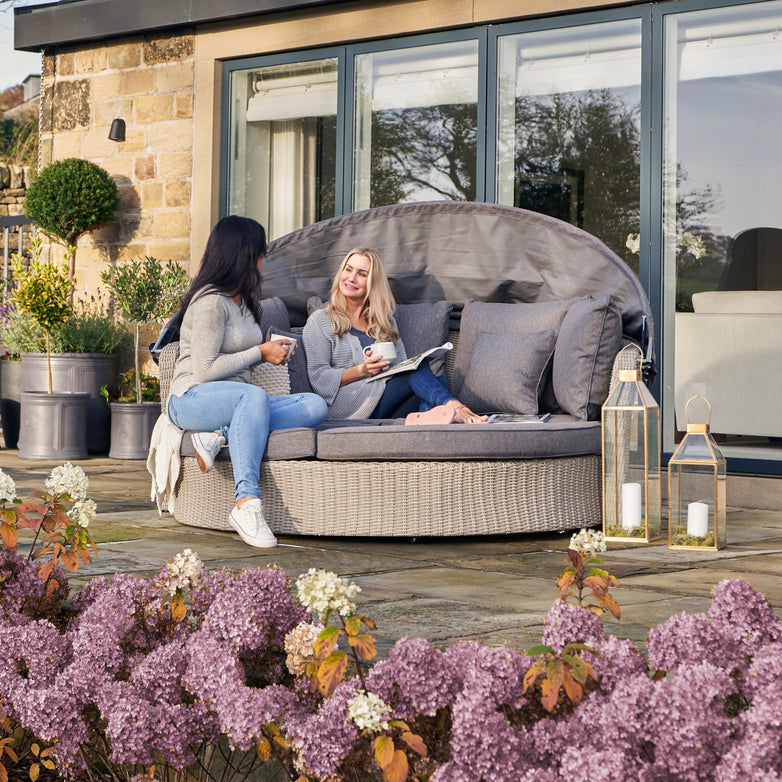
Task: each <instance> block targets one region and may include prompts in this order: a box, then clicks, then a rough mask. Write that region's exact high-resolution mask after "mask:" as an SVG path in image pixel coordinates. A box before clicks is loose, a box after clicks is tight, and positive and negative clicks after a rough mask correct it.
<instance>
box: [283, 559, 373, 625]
mask: <svg viewBox="0 0 782 782" xmlns="http://www.w3.org/2000/svg"><path fill="white" fill-rule="evenodd" d="M296 590H297V592H298V595H299V602H300V603H301V604H302V605H303V606H304V607H305V608H306V609H307V610H308V611H309V612H310V613H311V614H317V615H319V616H323V615H325V613H326V612H327V611H328V610H332V611H337V612H338V613H339V614H341V615H342V616H350V615H351V614H355V613H356V604H355V603H354V602H353V599H354V598H355V597H356V595H357V594H358V593H359V592H360V591H361V589H360V587H358V586H357V585H356V584H351V583H350V582H349V581H348V580H347V579H346V578H341V577H340V576H338V575H337V574H336V573H331V572H329V571H328V570H316V569H315V568H310V569H309V570H308V571H307V572H306V573H305V574H304V575H302V576H299V578H298V579H297V581H296Z"/></svg>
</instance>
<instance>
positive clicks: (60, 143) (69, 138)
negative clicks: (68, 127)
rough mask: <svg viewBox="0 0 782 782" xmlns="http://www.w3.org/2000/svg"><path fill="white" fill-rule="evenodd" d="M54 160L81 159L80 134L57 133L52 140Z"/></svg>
mask: <svg viewBox="0 0 782 782" xmlns="http://www.w3.org/2000/svg"><path fill="white" fill-rule="evenodd" d="M52 154H53V156H54V159H56V160H63V159H64V158H66V157H81V133H58V134H57V135H56V136H54V139H53V140H52Z"/></svg>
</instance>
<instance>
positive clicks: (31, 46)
mask: <svg viewBox="0 0 782 782" xmlns="http://www.w3.org/2000/svg"><path fill="white" fill-rule="evenodd" d="M346 2H349V0H130V1H129V0H63V1H62V2H59V3H46V4H44V5H36V6H27V7H23V8H14V48H15V49H19V50H22V51H29V52H38V51H41V50H42V49H46V48H47V47H53V46H65V45H68V44H75V43H79V42H82V41H94V40H101V39H106V38H117V37H121V36H130V35H143V34H148V33H152V32H158V31H161V30H167V29H173V28H177V27H188V26H192V25H197V24H206V23H208V22H220V21H223V20H226V19H239V18H241V17H245V16H261V15H264V14H272V13H280V12H291V11H299V10H302V9H306V8H311V7H315V6H321V5H337V4H340V3H346Z"/></svg>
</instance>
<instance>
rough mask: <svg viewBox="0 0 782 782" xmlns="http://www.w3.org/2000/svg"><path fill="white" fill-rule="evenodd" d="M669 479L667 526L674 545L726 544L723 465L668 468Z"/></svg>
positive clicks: (673, 464)
mask: <svg viewBox="0 0 782 782" xmlns="http://www.w3.org/2000/svg"><path fill="white" fill-rule="evenodd" d="M668 469H669V471H670V477H671V483H670V486H671V492H670V494H671V496H670V498H669V503H670V524H671V542H672V543H673V544H674V545H691V546H706V547H717V548H719V547H721V546H723V545H724V544H725V536H726V532H725V528H726V521H725V475H726V473H725V464H724V462H723V463H721V464H678V463H673V462H671V463H670V464H669V466H668Z"/></svg>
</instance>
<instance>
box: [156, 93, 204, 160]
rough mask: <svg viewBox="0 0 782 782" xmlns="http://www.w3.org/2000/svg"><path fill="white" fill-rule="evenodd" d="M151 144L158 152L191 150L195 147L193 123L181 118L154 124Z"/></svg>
mask: <svg viewBox="0 0 782 782" xmlns="http://www.w3.org/2000/svg"><path fill="white" fill-rule="evenodd" d="M169 97H170V96H169ZM149 144H150V146H151V147H152V148H153V149H155V150H157V151H158V152H186V151H191V150H192V149H193V123H192V122H190V121H189V120H185V119H180V120H175V121H173V122H159V123H157V124H156V125H152V126H150V128H149Z"/></svg>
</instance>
